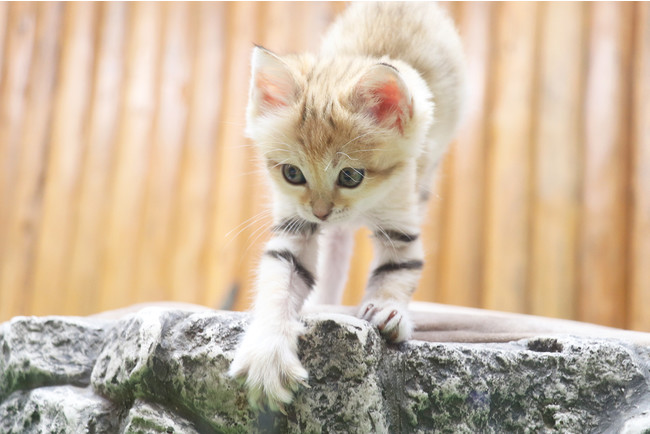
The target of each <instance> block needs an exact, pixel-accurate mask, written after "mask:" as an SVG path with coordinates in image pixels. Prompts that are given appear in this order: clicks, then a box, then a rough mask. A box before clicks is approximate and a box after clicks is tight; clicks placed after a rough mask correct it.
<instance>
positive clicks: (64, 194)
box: [31, 3, 96, 315]
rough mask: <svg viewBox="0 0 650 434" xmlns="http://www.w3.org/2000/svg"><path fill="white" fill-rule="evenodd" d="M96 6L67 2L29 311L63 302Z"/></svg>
mask: <svg viewBox="0 0 650 434" xmlns="http://www.w3.org/2000/svg"><path fill="white" fill-rule="evenodd" d="M95 18H96V5H94V4H92V3H67V4H66V5H65V13H64V21H63V39H62V44H63V46H62V51H61V63H60V65H59V71H58V74H59V78H58V82H57V91H56V94H55V95H54V106H53V108H52V109H53V118H52V131H51V136H50V138H49V143H48V154H47V166H46V172H45V190H44V197H43V211H42V219H41V227H40V228H39V235H38V243H37V248H36V257H35V268H34V283H33V287H32V289H31V290H32V300H31V305H32V311H33V312H34V313H35V314H38V315H42V314H52V313H55V312H56V311H57V310H60V308H59V309H55V308H54V307H55V306H57V304H59V305H60V300H61V299H62V298H64V296H63V293H64V291H65V289H64V288H63V283H64V277H65V273H66V270H67V267H68V266H69V259H70V252H71V246H72V242H71V241H72V231H73V228H74V225H75V223H76V222H74V217H75V213H74V210H75V205H76V204H78V203H79V195H78V193H79V185H80V183H79V177H80V173H81V163H82V157H83V154H84V152H85V146H86V141H85V140H84V134H85V127H86V123H87V120H88V117H87V113H88V106H89V95H90V89H91V80H92V65H93V55H94V52H93V50H94V33H93V32H94V27H95Z"/></svg>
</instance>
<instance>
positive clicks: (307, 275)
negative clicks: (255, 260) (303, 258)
mask: <svg viewBox="0 0 650 434" xmlns="http://www.w3.org/2000/svg"><path fill="white" fill-rule="evenodd" d="M265 254H266V255H267V256H270V257H272V258H275V259H279V260H280V261H284V262H287V263H288V264H289V265H291V267H292V268H293V271H294V272H295V273H296V274H297V275H298V277H300V278H301V279H302V280H303V282H305V285H307V286H308V287H309V288H310V289H311V288H313V287H314V284H315V283H316V279H315V278H314V275H313V274H312V273H311V272H310V271H309V270H307V269H306V268H305V267H303V265H302V264H301V263H300V261H298V259H297V258H296V257H295V256H294V255H293V253H291V252H290V251H288V250H268V251H267V252H266V253H265Z"/></svg>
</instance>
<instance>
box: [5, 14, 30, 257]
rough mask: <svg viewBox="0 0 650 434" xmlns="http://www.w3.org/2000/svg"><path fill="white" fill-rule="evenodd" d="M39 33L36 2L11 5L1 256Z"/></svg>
mask: <svg viewBox="0 0 650 434" xmlns="http://www.w3.org/2000/svg"><path fill="white" fill-rule="evenodd" d="M35 32H36V5H35V4H25V3H13V4H11V5H10V6H9V13H8V24H7V32H6V33H7V36H6V39H7V41H6V48H5V50H4V51H5V52H6V57H7V58H9V59H11V62H4V69H3V70H1V71H2V72H1V74H2V75H1V76H0V258H3V257H4V255H6V254H8V252H5V245H6V239H7V233H6V228H7V227H8V226H7V219H8V215H7V214H8V210H9V209H10V206H11V198H12V196H13V180H14V179H15V178H16V172H15V170H16V159H17V154H18V151H19V150H18V142H19V140H20V134H21V130H22V128H23V117H24V109H25V100H24V98H23V95H24V94H25V89H26V87H27V81H28V78H29V68H30V65H31V61H32V52H33V49H34V37H35V36H34V35H35Z"/></svg>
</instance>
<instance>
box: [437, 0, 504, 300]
mask: <svg viewBox="0 0 650 434" xmlns="http://www.w3.org/2000/svg"><path fill="white" fill-rule="evenodd" d="M492 9H493V7H492V5H490V4H489V3H462V4H461V6H460V13H459V16H458V20H457V23H458V26H459V32H460V35H461V38H462V39H463V47H464V49H465V52H466V53H467V71H468V72H467V82H468V86H469V91H468V97H467V101H468V103H467V108H466V119H465V120H464V121H463V123H462V124H461V127H460V129H459V132H458V138H457V139H456V141H455V142H454V144H453V145H452V148H451V151H450V155H449V157H447V158H448V159H449V160H450V163H451V165H450V171H449V173H448V176H449V177H451V178H452V179H453V180H454V182H453V184H452V185H451V189H450V190H449V191H448V192H447V196H446V198H445V199H446V201H445V203H444V204H443V206H444V207H445V208H446V210H447V212H446V218H445V231H444V232H443V233H442V234H441V235H442V237H443V238H442V240H443V244H442V246H441V254H440V260H441V263H440V270H441V271H440V279H439V282H440V287H439V298H438V300H439V301H441V302H443V303H449V304H460V305H464V306H475V307H478V306H479V305H480V289H481V276H482V246H483V229H484V227H483V224H482V221H481V219H479V218H477V216H478V215H482V214H483V206H484V203H483V198H484V195H485V192H484V190H483V189H484V181H485V152H484V150H485V139H486V134H485V117H486V111H485V108H486V101H487V93H488V88H487V85H488V80H489V77H488V71H489V55H490V17H491V10H492Z"/></svg>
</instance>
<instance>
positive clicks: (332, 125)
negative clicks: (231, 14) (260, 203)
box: [246, 47, 432, 223]
mask: <svg viewBox="0 0 650 434" xmlns="http://www.w3.org/2000/svg"><path fill="white" fill-rule="evenodd" d="M417 78H418V79H419V77H417ZM420 93H422V92H420ZM431 116H432V104H431V102H430V94H428V92H427V94H426V95H424V98H422V97H420V98H419V100H418V98H417V97H416V98H414V97H413V94H412V91H411V89H409V87H408V86H407V84H406V81H405V80H404V76H403V73H402V72H401V71H398V69H397V68H395V66H393V65H391V64H388V63H383V62H377V61H376V60H374V61H373V60H370V59H357V58H342V59H329V60H327V61H322V60H321V61H317V60H315V58H313V57H311V56H305V55H303V56H287V57H282V58H281V57H279V56H277V55H275V54H273V53H271V52H269V51H268V50H265V49H263V48H260V47H256V48H255V50H254V52H253V59H252V78H251V86H250V95H249V103H248V109H247V126H246V133H247V135H248V137H249V138H251V139H252V140H253V141H254V142H255V144H256V146H257V148H258V150H259V151H260V153H261V155H262V157H263V159H264V162H265V164H266V167H267V169H268V171H269V174H270V177H271V179H272V182H273V184H274V187H275V188H274V189H275V191H276V193H277V194H280V195H281V196H282V199H281V200H282V202H283V207H284V208H285V210H287V212H288V213H293V214H295V215H297V216H299V217H301V218H303V219H305V220H308V221H311V222H315V223H322V222H323V221H327V222H343V221H350V220H353V219H355V218H358V217H360V216H363V215H364V213H365V212H367V211H368V210H369V209H370V208H372V207H373V206H374V205H375V204H376V203H377V201H381V200H382V199H384V198H385V197H386V195H387V194H388V193H389V192H390V191H391V190H392V189H393V188H394V187H395V185H397V184H398V183H399V182H406V181H408V180H411V182H412V180H413V179H414V176H415V174H409V173H405V172H406V171H413V170H414V165H413V164H407V163H408V162H409V159H410V160H411V163H412V160H413V157H415V156H416V155H418V154H419V152H421V150H420V149H419V146H420V144H421V141H422V138H423V135H424V134H425V132H426V129H427V128H428V126H429V125H430V122H431Z"/></svg>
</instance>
